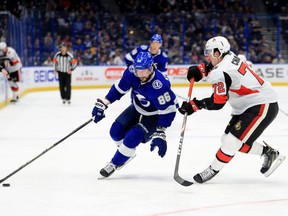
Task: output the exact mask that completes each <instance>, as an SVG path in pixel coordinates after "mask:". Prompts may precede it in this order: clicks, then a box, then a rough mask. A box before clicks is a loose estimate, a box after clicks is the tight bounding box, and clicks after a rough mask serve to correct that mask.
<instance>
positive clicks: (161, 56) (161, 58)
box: [125, 45, 168, 73]
mask: <svg viewBox="0 0 288 216" xmlns="http://www.w3.org/2000/svg"><path fill="white" fill-rule="evenodd" d="M140 52H149V46H147V45H142V46H139V47H136V48H135V49H133V50H132V51H131V52H130V53H128V54H126V55H125V63H126V65H127V66H130V65H132V64H133V63H134V60H135V59H136V56H137V54H138V53H140ZM151 54H152V53H151ZM152 56H153V60H154V66H155V67H156V68H157V69H158V70H159V71H160V72H162V73H167V67H168V56H167V54H166V53H165V52H164V51H163V50H161V49H159V51H158V53H157V54H155V55H154V54H152Z"/></svg>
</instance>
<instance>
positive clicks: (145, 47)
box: [140, 45, 149, 51]
mask: <svg viewBox="0 0 288 216" xmlns="http://www.w3.org/2000/svg"><path fill="white" fill-rule="evenodd" d="M140 48H141V49H142V50H145V51H147V50H148V48H149V47H148V46H147V45H141V46H140Z"/></svg>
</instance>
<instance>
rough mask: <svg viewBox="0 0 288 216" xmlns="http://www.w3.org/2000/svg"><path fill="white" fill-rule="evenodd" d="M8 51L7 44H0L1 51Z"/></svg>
mask: <svg viewBox="0 0 288 216" xmlns="http://www.w3.org/2000/svg"><path fill="white" fill-rule="evenodd" d="M6 49H7V44H6V43H5V42H0V50H2V51H5V50H6Z"/></svg>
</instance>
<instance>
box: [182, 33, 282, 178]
mask: <svg viewBox="0 0 288 216" xmlns="http://www.w3.org/2000/svg"><path fill="white" fill-rule="evenodd" d="M204 55H205V56H206V57H207V60H208V61H209V65H205V64H200V65H198V66H191V67H190V68H189V70H188V74H187V79H188V80H191V79H192V78H194V79H195V81H199V80H201V79H202V78H204V77H206V79H207V81H209V82H211V83H212V87H213V91H214V92H213V94H212V96H211V97H209V98H204V99H202V100H197V99H196V98H194V99H193V100H191V101H190V102H188V103H187V102H183V104H182V106H181V107H180V108H179V112H180V113H181V114H185V112H187V114H188V115H191V114H192V113H194V112H196V111H198V110H200V109H207V110H218V109H221V108H222V107H223V106H224V105H225V103H226V102H227V101H228V102H229V103H230V105H231V107H232V118H231V120H230V122H229V123H228V126H227V127H226V129H225V133H224V135H223V136H222V137H221V143H222V145H221V147H220V149H219V150H218V151H217V153H216V157H215V159H214V160H213V162H212V163H211V165H210V166H209V167H208V168H207V169H206V170H204V171H203V172H201V173H198V174H196V175H195V176H194V180H195V181H196V182H198V183H204V182H206V181H208V180H210V179H212V178H213V177H214V176H215V175H216V174H217V173H219V171H220V170H221V169H222V168H223V167H224V166H225V165H226V164H227V163H229V162H230V160H231V159H232V158H233V157H234V155H235V154H236V153H237V152H238V151H240V152H243V153H247V154H254V155H259V156H262V157H263V158H264V162H263V165H262V168H261V170H260V172H261V173H262V174H264V175H265V176H266V177H268V176H269V175H270V174H271V173H272V172H273V171H274V170H275V169H276V168H277V167H278V166H279V165H280V164H281V163H282V162H283V160H284V159H285V156H284V155H281V154H280V153H279V151H277V150H275V149H273V148H272V147H270V146H269V145H267V144H266V143H264V144H261V143H259V142H257V141H256V139H257V138H258V137H259V136H260V135H261V134H262V133H263V131H264V130H265V129H266V128H267V127H268V126H269V125H270V123H271V122H272V121H273V120H274V119H275V117H276V116H277V114H278V109H279V108H278V103H277V95H276V94H275V92H274V90H273V89H272V87H271V84H270V83H269V82H267V81H265V80H264V79H262V78H261V77H259V76H258V75H257V74H256V73H255V72H254V71H253V69H252V68H251V67H248V66H247V63H245V62H244V61H242V60H241V59H240V58H239V57H238V56H237V55H235V54H234V53H233V52H231V51H230V43H229V42H228V40H227V39H226V38H224V37H222V36H217V37H213V38H211V39H209V40H208V41H207V43H206V46H205V50H204Z"/></svg>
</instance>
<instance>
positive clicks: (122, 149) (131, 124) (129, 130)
mask: <svg viewBox="0 0 288 216" xmlns="http://www.w3.org/2000/svg"><path fill="white" fill-rule="evenodd" d="M130 89H131V104H130V105H129V106H128V107H127V108H126V109H125V110H124V111H123V112H122V113H121V114H120V115H119V116H118V117H117V118H116V120H115V121H114V123H113V124H112V126H111V129H110V136H111V137H112V139H113V140H114V141H115V142H116V144H117V146H118V149H117V151H116V153H115V155H114V156H113V158H112V160H111V162H109V163H108V164H107V165H106V166H105V167H104V168H103V169H101V171H100V174H101V175H102V176H103V177H109V176H110V175H111V174H112V173H113V172H114V171H115V170H117V169H119V168H121V167H122V166H123V165H124V164H125V163H126V162H127V161H128V160H129V159H132V158H133V157H134V156H135V152H136V147H137V146H138V145H139V144H140V143H141V142H143V143H146V142H148V141H150V140H151V139H152V141H151V145H150V146H151V148H150V150H151V151H153V150H154V149H155V147H158V154H159V156H160V157H164V155H165V153H166V150H167V143H166V135H165V130H166V128H168V127H170V125H171V123H172V121H173V120H174V118H175V115H176V110H177V107H178V103H177V99H176V96H175V94H174V93H173V91H172V90H171V88H170V82H169V81H168V80H167V79H165V77H164V75H163V74H162V73H161V72H159V71H158V70H157V69H155V67H154V66H153V57H152V55H151V54H150V53H149V52H140V53H139V54H138V55H137V57H136V59H135V62H134V65H132V66H130V67H127V69H126V70H125V71H124V73H123V76H122V78H121V79H120V80H119V81H117V82H115V84H114V85H113V86H112V87H111V89H110V90H109V92H108V94H107V95H106V96H105V98H104V99H103V100H101V99H97V102H96V104H95V107H94V109H93V111H92V116H93V117H94V122H96V123H97V122H99V121H100V120H101V119H103V118H104V117H105V114H104V110H105V109H107V108H108V105H109V104H112V103H113V102H115V101H116V100H120V99H121V97H122V96H123V95H125V94H126V93H127V92H128V91H129V90H130Z"/></svg>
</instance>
